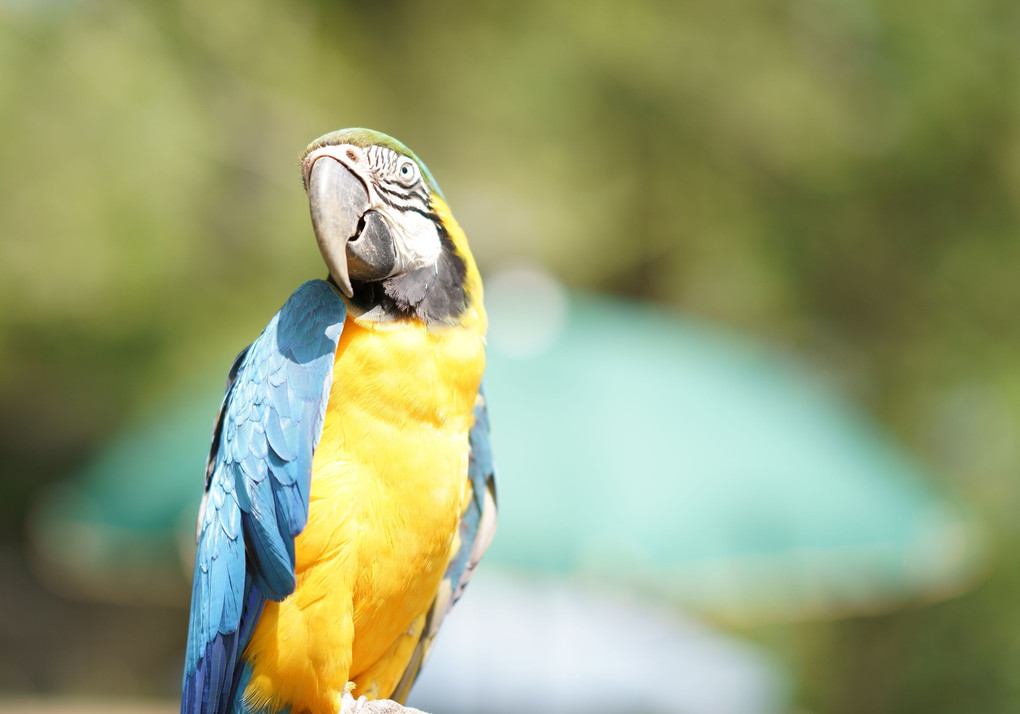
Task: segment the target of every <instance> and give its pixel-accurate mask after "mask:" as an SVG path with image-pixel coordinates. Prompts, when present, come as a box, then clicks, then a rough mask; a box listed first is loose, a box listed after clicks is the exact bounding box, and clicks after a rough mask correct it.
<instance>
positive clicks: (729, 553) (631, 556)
mask: <svg viewBox="0 0 1020 714" xmlns="http://www.w3.org/2000/svg"><path fill="white" fill-rule="evenodd" d="M487 301H488V302H489V303H490V312H491V323H492V335H491V340H490V349H489V364H488V369H487V375H486V388H487V390H488V398H489V404H490V416H491V419H492V440H493V448H494V453H495V454H496V459H497V465H498V468H499V478H500V482H499V498H500V515H501V520H500V527H499V531H498V534H497V537H496V540H495V542H494V544H493V546H492V549H491V551H490V554H489V556H487V559H486V563H487V565H488V566H489V567H493V566H494V565H496V564H499V565H502V566H504V567H506V568H512V569H516V570H522V571H530V572H541V573H549V572H553V573H560V574H569V575H570V576H572V577H578V578H584V579H587V580H591V581H597V582H599V583H603V584H611V585H614V586H626V587H634V586H637V587H639V588H641V589H644V590H648V591H654V592H656V593H658V594H660V595H664V596H665V597H667V598H670V599H671V600H673V601H675V602H677V603H678V604H682V605H684V606H686V607H688V608H692V609H694V610H696V611H698V610H700V611H704V612H707V613H710V614H712V615H714V616H718V617H731V618H742V619H747V618H753V619H763V618H764V619H773V618H784V619H785V618H789V617H795V616H802V615H813V614H825V613H830V612H846V611H854V610H866V609H873V608H876V607H883V606H885V605H886V604H888V603H893V602H897V601H900V600H902V599H904V598H912V597H916V596H918V595H927V596H938V595H940V594H944V593H947V592H950V591H953V590H954V589H958V588H959V587H961V586H962V585H963V584H965V583H966V582H967V581H968V579H969V578H970V577H971V575H972V574H973V572H974V570H975V567H976V564H977V563H978V560H979V555H980V543H979V537H978V536H979V531H978V529H977V528H976V526H975V524H974V522H973V519H972V518H971V517H970V516H969V515H968V513H967V512H966V510H965V509H963V508H961V507H960V506H958V505H957V504H955V503H954V502H953V501H951V500H950V499H948V498H947V497H945V496H944V495H941V494H939V493H938V492H937V491H936V490H935V489H934V487H933V486H932V482H931V480H930V479H929V478H928V477H927V476H926V475H925V474H924V473H923V472H922V471H921V469H920V467H919V465H918V464H917V463H916V462H915V461H914V460H913V459H911V458H910V457H909V456H908V455H907V454H906V453H905V452H904V451H903V450H902V449H900V448H899V447H897V446H896V445H895V444H894V443H893V442H892V441H891V440H890V438H889V437H888V436H886V435H885V434H883V433H882V432H881V430H880V429H878V428H877V427H876V426H875V425H873V424H870V423H869V422H868V421H867V420H866V419H865V418H863V417H862V416H861V415H860V414H859V413H857V412H856V411H855V410H854V409H853V408H851V407H849V406H848V405H847V404H845V403H844V402H843V401H842V400H840V399H839V398H838V397H836V396H835V395H834V394H833V393H832V391H831V390H830V389H828V388H827V387H826V386H825V385H824V384H822V383H821V382H819V380H817V379H816V378H814V377H812V376H811V374H810V373H809V372H808V371H807V370H805V369H804V368H803V367H802V366H801V365H799V364H798V363H797V362H796V361H795V360H793V359H790V358H789V357H786V356H783V355H781V354H778V353H776V352H775V351H773V350H770V349H768V348H765V347H763V346H762V345H760V344H757V343H755V342H753V341H751V340H749V339H746V338H742V337H739V336H737V335H734V334H733V333H731V332H728V331H725V330H722V329H720V328H718V327H714V326H711V325H707V324H705V323H704V322H700V321H696V320H693V319H690V318H684V317H681V316H678V315H674V314H670V313H667V312H664V311H661V310H657V309H654V308H650V307H648V306H645V305H639V304H634V303H628V302H623V301H620V300H615V299H610V298H605V297H597V296H592V295H584V294H570V295H567V294H565V293H563V292H562V291H561V290H560V289H559V288H558V287H557V286H556V285H555V284H554V283H551V282H550V281H548V279H546V278H543V277H541V276H539V275H537V274H533V273H512V274H508V275H507V276H503V277H502V278H497V279H494V280H492V281H490V288H489V293H488V294H487ZM227 361H228V360H227V358H225V359H224V364H222V365H216V366H215V367H214V368H212V369H211V370H210V377H209V378H208V380H206V382H207V384H205V385H202V386H200V387H198V388H194V389H190V390H185V391H183V392H179V394H178V396H175V397H173V398H171V399H169V400H168V403H167V404H165V405H163V406H162V407H161V408H160V409H159V410H158V411H156V412H154V413H153V415H152V416H151V417H149V418H146V419H142V420H140V421H139V422H138V423H137V424H136V425H134V426H133V427H132V428H130V429H129V430H127V431H126V432H125V433H123V434H122V435H120V436H119V437H118V438H117V439H115V440H114V441H113V443H111V445H110V447H109V448H108V449H107V450H106V451H104V452H102V453H101V454H99V455H98V456H97V458H96V460H95V461H93V462H92V463H91V464H89V465H88V466H87V467H86V468H85V469H84V470H83V471H81V472H80V473H78V474H76V475H74V477H73V478H72V479H71V480H70V481H69V482H68V483H67V485H66V486H65V488H64V489H62V490H61V492H59V493H55V494H53V495H51V496H50V497H49V498H48V499H46V500H45V501H44V502H43V503H42V504H41V505H40V508H39V509H38V513H37V518H36V519H35V521H34V523H35V526H34V529H33V537H34V543H35V545H36V551H37V553H38V554H39V556H40V558H43V559H45V561H46V563H47V568H49V569H51V571H52V572H53V573H57V574H59V576H60V577H61V578H63V580H64V582H65V584H67V585H68V586H70V587H74V588H76V589H78V590H79V591H88V592H92V593H104V592H106V591H109V590H113V591H115V592H116V593H117V594H119V595H121V596H123V595H124V593H131V595H130V597H133V598H137V597H139V596H140V595H139V593H144V592H147V591H149V590H153V591H155V592H157V593H159V594H160V597H185V596H186V586H184V585H183V584H181V583H183V580H184V579H183V578H181V576H180V573H181V572H182V567H181V565H180V563H184V564H185V565H184V568H183V569H184V571H187V570H188V569H189V568H190V565H189V563H190V555H189V554H188V547H189V545H190V543H191V541H192V539H193V523H194V513H195V511H196V508H197V500H198V496H199V491H200V483H201V474H202V464H203V461H204V455H205V453H206V450H207V448H208V441H209V430H210V427H211V423H212V418H213V415H214V413H215V410H216V408H217V406H218V400H219V397H220V390H221V385H222V378H221V376H220V374H221V373H222V372H223V371H225V368H226V363H227ZM213 375H216V376H215V377H214V376H213ZM216 383H218V384H217V386H213V385H214V384H216ZM181 544H184V545H183V546H182V545H181ZM180 553H184V555H183V559H181V558H180V557H179V554H180ZM171 580H173V581H175V582H176V583H177V586H175V587H171V586H169V585H167V583H168V582H169V581H171Z"/></svg>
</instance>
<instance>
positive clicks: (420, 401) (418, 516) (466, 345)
mask: <svg viewBox="0 0 1020 714" xmlns="http://www.w3.org/2000/svg"><path fill="white" fill-rule="evenodd" d="M483 370H484V352H483V343H482V338H481V335H480V334H479V332H478V331H477V330H471V329H468V330H465V329H463V328H460V327H456V328H434V329H428V328H426V327H425V326H424V325H422V324H419V323H411V322H401V323H392V322H384V323H370V322H364V323H362V324H359V322H358V320H357V319H356V318H349V319H348V320H347V323H346V324H345V326H344V332H343V335H342V337H341V340H340V344H339V346H338V348H337V355H336V362H335V365H334V372H333V386H332V392H331V395H330V400H329V408H328V411H327V413H326V420H325V423H324V425H323V430H322V437H321V439H320V442H319V446H318V449H317V451H316V453H315V460H314V467H313V471H312V492H311V500H310V507H309V522H308V525H307V527H306V528H305V530H304V532H303V533H302V534H301V535H300V536H298V538H297V541H296V544H295V545H296V555H297V564H296V572H297V588H296V590H295V592H294V594H293V595H292V596H291V597H289V598H287V599H286V600H284V601H283V602H282V603H267V605H266V608H265V610H264V612H263V615H262V618H261V619H260V621H259V624H258V627H257V628H256V630H255V634H254V636H253V638H252V642H251V644H250V645H249V647H248V655H249V656H250V657H251V661H252V663H253V676H252V679H251V683H250V685H249V687H248V692H247V694H248V697H249V698H250V700H251V701H253V702H260V703H262V702H265V703H269V702H273V703H275V704H281V703H283V702H286V703H289V704H291V705H292V707H293V709H294V711H300V710H301V709H302V708H308V709H309V710H310V711H312V712H316V711H323V712H335V711H337V706H338V700H337V699H336V697H337V696H338V693H339V694H342V691H343V687H344V686H345V685H346V684H347V682H348V680H353V681H354V682H355V683H356V684H357V685H358V687H357V690H356V694H367V695H369V696H377V697H378V696H383V697H385V696H389V695H390V693H391V692H392V690H393V688H394V686H395V685H396V683H397V681H398V680H399V678H400V676H401V674H402V673H403V671H404V668H405V667H406V666H407V662H408V659H409V658H410V656H411V651H412V650H413V648H414V645H415V644H416V643H417V636H418V635H419V634H420V630H421V620H422V619H423V617H424V615H425V613H426V611H427V610H428V608H429V606H430V604H431V602H432V599H433V598H434V597H435V594H436V591H437V589H438V586H439V581H440V579H441V578H442V575H443V572H444V570H445V569H446V565H447V564H448V563H449V561H450V557H451V551H452V549H453V546H454V539H455V534H456V532H457V522H458V520H459V518H460V516H461V514H462V513H463V511H464V509H465V506H466V500H467V498H468V497H469V495H470V486H469V482H468V480H467V478H466V475H467V465H468V431H469V430H470V428H471V424H472V421H473V416H472V410H473V406H474V400H475V395H476V394H477V393H478V385H479V383H480V381H481V376H482V372H483ZM324 673H326V674H325V676H324Z"/></svg>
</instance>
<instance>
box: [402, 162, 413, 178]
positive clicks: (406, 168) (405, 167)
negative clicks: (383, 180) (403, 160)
mask: <svg viewBox="0 0 1020 714" xmlns="http://www.w3.org/2000/svg"><path fill="white" fill-rule="evenodd" d="M400 173H402V174H404V176H408V175H409V174H410V173H411V167H410V166H408V165H406V164H405V165H403V166H401V167H400Z"/></svg>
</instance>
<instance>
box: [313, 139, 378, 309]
mask: <svg viewBox="0 0 1020 714" xmlns="http://www.w3.org/2000/svg"><path fill="white" fill-rule="evenodd" d="M308 204H309V207H310V208H311V212H312V228H313V230H314V231H315V239H316V241H317V242H318V244H319V252H321V253H322V257H323V259H324V260H325V261H326V267H328V268H329V273H330V275H332V276H333V280H335V281H336V283H337V285H338V286H339V287H340V290H341V291H342V292H343V294H344V295H346V296H347V297H354V288H353V287H352V286H351V277H350V274H349V272H348V268H347V243H348V242H349V241H351V240H352V239H355V238H357V237H358V234H359V232H360V231H361V229H362V228H363V224H362V220H361V219H362V216H364V215H365V212H366V211H368V207H369V202H368V190H367V189H366V188H365V184H364V183H362V181H361V179H359V178H358V177H357V176H356V175H354V173H353V172H352V171H351V170H350V169H348V168H347V167H346V166H344V165H343V164H342V163H340V162H339V161H337V160H336V159H334V158H332V157H330V156H321V157H319V158H318V159H316V160H315V163H314V164H313V165H312V170H311V173H310V175H309V178H308Z"/></svg>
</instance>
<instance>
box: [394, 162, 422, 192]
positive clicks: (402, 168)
mask: <svg viewBox="0 0 1020 714" xmlns="http://www.w3.org/2000/svg"><path fill="white" fill-rule="evenodd" d="M397 178H398V179H399V180H400V183H402V184H404V185H405V186H410V185H412V184H414V183H415V182H417V181H418V167H417V166H416V165H415V163H414V162H413V161H411V160H410V159H404V160H403V161H401V162H400V165H399V166H398V167H397Z"/></svg>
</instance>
